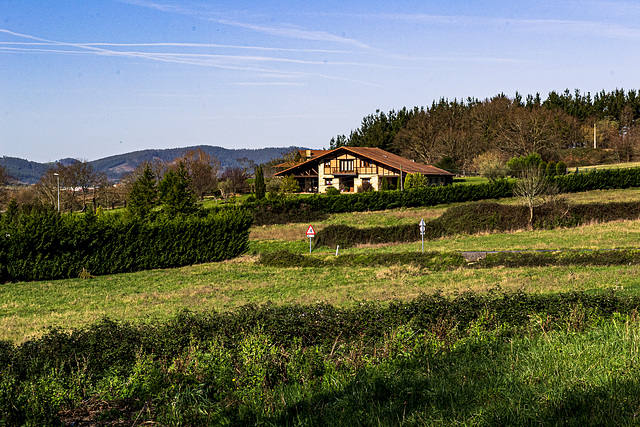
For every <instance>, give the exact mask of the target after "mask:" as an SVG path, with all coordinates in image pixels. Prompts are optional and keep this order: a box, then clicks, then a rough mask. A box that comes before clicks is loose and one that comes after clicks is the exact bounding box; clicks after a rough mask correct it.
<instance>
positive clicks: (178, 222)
mask: <svg viewBox="0 0 640 427" xmlns="http://www.w3.org/2000/svg"><path fill="white" fill-rule="evenodd" d="M251 222H252V217H251V215H250V213H248V212H246V211H245V210H240V209H226V210H221V211H219V212H216V213H212V212H210V213H204V214H203V215H201V216H184V217H178V218H176V219H172V220H158V221H156V222H142V221H139V220H133V219H130V220H120V219H110V218H108V217H106V216H105V217H102V218H98V217H96V216H95V215H91V214H89V215H85V216H82V217H76V216H72V215H62V216H61V215H58V214H56V213H52V212H45V213H42V214H37V215H25V216H23V217H21V219H20V221H19V223H17V224H5V225H4V227H3V228H2V229H1V230H0V232H1V235H0V282H7V281H32V280H48V279H60V278H72V277H78V275H79V273H81V272H82V271H83V269H86V270H87V271H88V272H90V273H91V274H95V275H103V274H114V273H123V272H131V271H139V270H149V269H154V268H171V267H179V266H184V265H190V264H197V263H202V262H210V261H220V260H223V259H228V258H233V257H235V256H238V255H240V254H242V253H243V252H245V251H246V250H247V247H248V239H249V228H250V226H251Z"/></svg>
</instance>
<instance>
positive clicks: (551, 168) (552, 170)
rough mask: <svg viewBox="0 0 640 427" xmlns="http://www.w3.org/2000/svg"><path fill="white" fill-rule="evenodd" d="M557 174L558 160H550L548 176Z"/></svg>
mask: <svg viewBox="0 0 640 427" xmlns="http://www.w3.org/2000/svg"><path fill="white" fill-rule="evenodd" d="M555 175H556V162H554V161H553V160H550V161H549V163H547V176H555Z"/></svg>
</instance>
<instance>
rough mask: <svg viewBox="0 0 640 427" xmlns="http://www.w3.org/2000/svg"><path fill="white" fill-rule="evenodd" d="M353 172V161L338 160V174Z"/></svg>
mask: <svg viewBox="0 0 640 427" xmlns="http://www.w3.org/2000/svg"><path fill="white" fill-rule="evenodd" d="M351 171H353V160H340V172H351Z"/></svg>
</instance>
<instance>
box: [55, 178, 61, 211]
mask: <svg viewBox="0 0 640 427" xmlns="http://www.w3.org/2000/svg"><path fill="white" fill-rule="evenodd" d="M54 175H55V176H56V178H58V213H60V174H59V173H58V172H55V173H54Z"/></svg>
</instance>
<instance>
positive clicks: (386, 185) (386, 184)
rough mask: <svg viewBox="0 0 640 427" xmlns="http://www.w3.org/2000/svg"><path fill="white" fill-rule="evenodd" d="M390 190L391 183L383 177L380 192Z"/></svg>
mask: <svg viewBox="0 0 640 427" xmlns="http://www.w3.org/2000/svg"><path fill="white" fill-rule="evenodd" d="M388 189H389V181H387V177H386V176H384V177H382V181H381V182H380V191H387V190H388Z"/></svg>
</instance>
